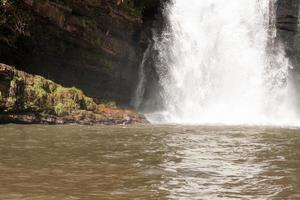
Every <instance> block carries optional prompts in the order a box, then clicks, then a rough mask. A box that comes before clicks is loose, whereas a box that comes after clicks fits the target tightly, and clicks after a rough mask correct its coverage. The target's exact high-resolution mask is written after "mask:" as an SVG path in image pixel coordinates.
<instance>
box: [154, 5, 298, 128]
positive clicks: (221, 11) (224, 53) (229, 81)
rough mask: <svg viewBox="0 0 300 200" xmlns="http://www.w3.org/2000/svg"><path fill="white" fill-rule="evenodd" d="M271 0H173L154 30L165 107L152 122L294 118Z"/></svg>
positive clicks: (264, 121)
mask: <svg viewBox="0 0 300 200" xmlns="http://www.w3.org/2000/svg"><path fill="white" fill-rule="evenodd" d="M274 13H275V12H274V1H272V0H258V1H253V0H230V1H228V0H205V1H199V0H173V1H172V2H170V3H169V4H168V5H167V6H166V8H165V10H164V14H165V17H166V20H167V22H168V25H167V26H166V28H165V30H164V31H163V33H162V34H161V35H157V36H155V38H154V40H155V44H154V46H155V49H156V50H157V51H158V52H159V56H158V60H157V63H156V68H157V71H158V73H159V76H160V84H161V86H162V91H161V93H162V99H163V102H161V103H162V104H164V105H165V109H164V110H162V111H160V112H158V113H155V114H153V113H152V114H150V115H148V119H149V120H150V121H152V122H154V123H155V122H160V123H184V124H256V125H296V124H298V119H297V111H296V106H295V102H296V100H295V99H296V98H295V96H296V95H295V91H294V89H293V85H292V81H291V80H290V78H289V68H291V66H290V65H289V61H288V59H287V58H286V57H285V54H284V51H283V48H282V47H281V46H280V44H279V43H278V42H275V37H276V27H275V14H274Z"/></svg>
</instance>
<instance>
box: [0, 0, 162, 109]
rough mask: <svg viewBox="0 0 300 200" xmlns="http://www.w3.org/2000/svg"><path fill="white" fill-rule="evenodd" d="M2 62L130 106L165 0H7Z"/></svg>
mask: <svg viewBox="0 0 300 200" xmlns="http://www.w3.org/2000/svg"><path fill="white" fill-rule="evenodd" d="M0 5H1V6H0V62H2V63H7V64H10V65H15V66H18V67H19V69H20V70H23V71H26V72H29V73H32V74H39V75H42V76H44V77H46V78H48V79H51V80H53V81H55V82H58V83H60V84H62V85H64V86H76V87H78V88H80V89H82V90H83V91H84V92H85V93H86V94H87V95H89V96H91V97H93V98H96V99H100V100H103V99H104V100H115V101H117V103H119V104H121V105H122V104H123V105H128V103H129V101H130V99H131V97H132V96H133V93H134V91H135V89H136V84H137V82H138V70H139V64H140V62H141V59H142V55H143V52H144V50H145V48H146V46H147V45H148V40H149V38H150V37H149V34H148V33H147V31H144V30H146V29H145V25H147V24H149V23H148V22H149V20H150V21H151V20H153V19H154V15H155V13H156V12H157V9H158V7H159V0H85V1H81V0H68V1H65V0H1V1H0Z"/></svg>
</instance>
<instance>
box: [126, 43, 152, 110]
mask: <svg viewBox="0 0 300 200" xmlns="http://www.w3.org/2000/svg"><path fill="white" fill-rule="evenodd" d="M150 50H151V46H148V48H147V49H146V51H145V53H144V55H143V59H142V62H141V64H140V72H139V82H138V84H137V88H136V91H135V94H134V97H133V99H132V101H131V105H132V106H133V107H134V108H135V109H136V110H138V109H139V108H140V107H141V105H142V102H143V97H144V94H145V83H146V71H145V65H146V61H147V58H148V56H149V53H150Z"/></svg>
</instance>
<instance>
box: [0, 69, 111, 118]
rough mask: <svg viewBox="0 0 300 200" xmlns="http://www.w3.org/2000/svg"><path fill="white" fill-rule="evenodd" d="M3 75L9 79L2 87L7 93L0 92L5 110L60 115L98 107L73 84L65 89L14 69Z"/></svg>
mask: <svg viewBox="0 0 300 200" xmlns="http://www.w3.org/2000/svg"><path fill="white" fill-rule="evenodd" d="M0 71H1V68H0ZM7 76H9V77H7V79H10V84H9V88H6V91H7V92H6V93H7V94H4V93H3V92H4V91H1V93H0V94H1V96H0V97H1V98H0V99H1V100H3V101H5V107H6V108H5V110H6V112H9V113H13V112H33V113H44V114H55V115H58V116H63V115H68V114H70V113H72V112H74V111H77V110H86V111H95V110H97V108H98V105H97V104H96V103H95V102H94V101H93V99H92V98H89V97H87V96H85V95H84V94H83V92H82V91H81V90H79V89H77V88H75V87H71V88H65V87H62V86H61V85H58V84H56V83H54V82H52V81H50V80H47V79H45V78H43V77H41V76H29V75H27V74H25V73H19V72H18V71H16V70H14V74H9V73H7ZM3 87H4V85H3ZM3 87H2V88H3ZM4 96H7V98H4ZM2 106H3V105H2ZM106 106H107V107H109V106H113V104H107V105H106Z"/></svg>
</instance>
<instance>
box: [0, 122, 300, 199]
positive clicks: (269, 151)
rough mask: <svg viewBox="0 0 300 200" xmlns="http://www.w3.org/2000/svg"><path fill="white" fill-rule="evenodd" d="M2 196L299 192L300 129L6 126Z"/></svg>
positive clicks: (1, 143)
mask: <svg viewBox="0 0 300 200" xmlns="http://www.w3.org/2000/svg"><path fill="white" fill-rule="evenodd" d="M0 199H1V200H15V199H16V200H18V199H22V200H23V199H25V200H51V199H55V200H60V199H66V200H77V199H88V200H90V199H91V200H93V199H108V200H109V199H121V200H122V199H124V200H125V199H187V200H193V199H205V200H206V199H207V200H218V199H222V200H223V199H262V200H264V199H272V200H273V199H275V200H276V199H278V200H282V199H284V200H285V199H292V200H294V199H295V200H297V199H300V129H298V128H279V127H277V128H272V127H238V126H235V127H229V126H228V127H213V126H154V125H147V126H115V127H108V126H107V127H106V126H76V125H74V126H42V125H34V126H33V125H30V126H23V125H4V126H0Z"/></svg>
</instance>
